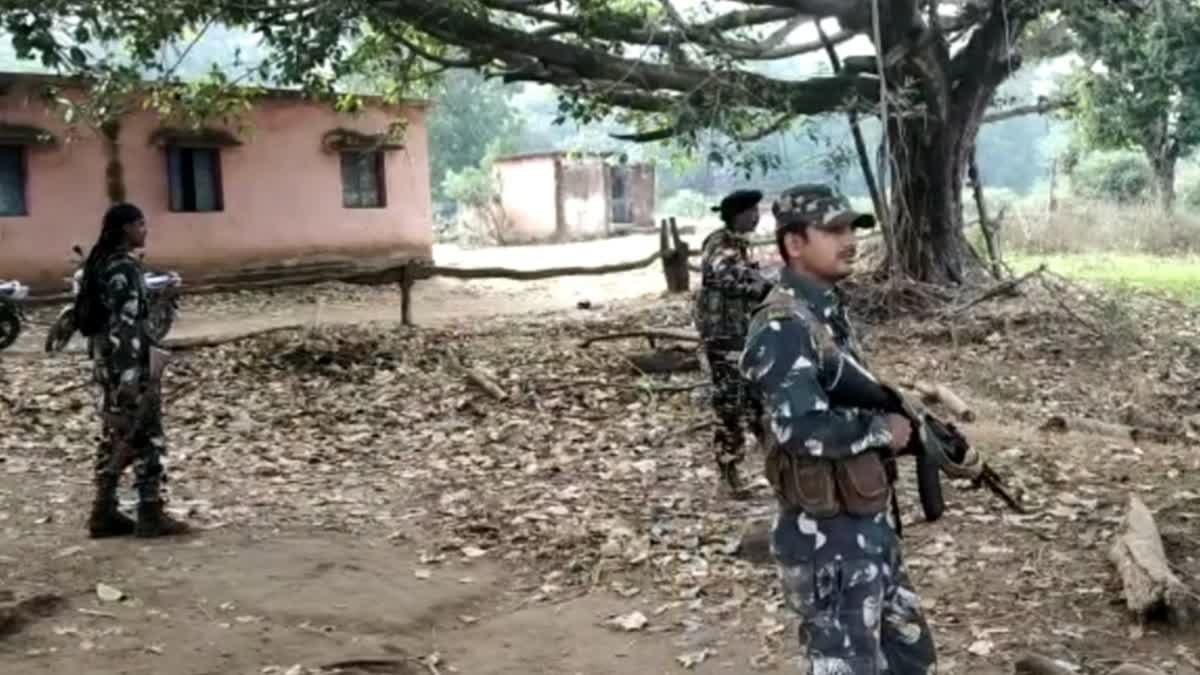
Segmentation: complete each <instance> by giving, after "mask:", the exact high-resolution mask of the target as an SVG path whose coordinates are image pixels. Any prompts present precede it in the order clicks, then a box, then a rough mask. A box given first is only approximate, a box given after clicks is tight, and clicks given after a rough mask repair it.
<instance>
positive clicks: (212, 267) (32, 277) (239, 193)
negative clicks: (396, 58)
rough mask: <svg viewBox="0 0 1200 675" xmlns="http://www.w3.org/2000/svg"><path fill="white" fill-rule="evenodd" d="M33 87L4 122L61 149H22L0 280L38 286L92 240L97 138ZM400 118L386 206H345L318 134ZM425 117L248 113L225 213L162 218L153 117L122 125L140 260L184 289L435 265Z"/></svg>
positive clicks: (5, 104) (9, 104)
mask: <svg viewBox="0 0 1200 675" xmlns="http://www.w3.org/2000/svg"><path fill="white" fill-rule="evenodd" d="M38 87H39V85H37V84H36V83H34V82H30V83H27V84H19V85H17V86H16V87H14V88H13V90H12V91H10V92H9V93H8V94H7V95H5V96H3V97H2V98H0V122H5V123H20V124H33V125H37V126H39V127H42V128H45V129H48V130H50V131H52V132H53V133H55V134H56V135H57V136H58V137H59V140H60V143H59V144H58V145H57V147H51V148H38V147H31V148H29V149H28V152H27V154H26V158H27V163H26V166H27V170H26V177H27V178H26V180H27V187H26V199H27V204H28V210H29V215H28V216H25V217H0V278H6V277H7V278H19V279H21V280H23V281H26V282H27V283H30V284H32V285H34V286H35V287H38V288H39V289H40V288H42V287H45V286H46V285H49V286H50V287H51V288H58V287H60V286H61V284H62V281H61V277H63V276H64V275H65V274H67V273H69V271H70V269H71V263H70V260H69V258H70V255H71V254H70V247H71V245H72V244H75V243H78V244H80V245H82V246H83V247H84V248H85V249H86V248H88V247H89V246H91V244H92V243H93V242H94V241H95V238H96V235H97V233H98V229H99V222H100V218H101V216H102V214H103V212H104V209H105V208H106V207H107V197H106V193H105V179H104V171H105V163H106V160H105V157H104V148H103V145H102V141H101V140H100V139H99V138H98V137H97V136H96V135H95V134H94V133H92V132H91V131H90V130H88V129H85V128H77V129H74V130H70V129H68V128H67V127H66V125H64V123H63V122H62V117H61V113H60V112H59V111H58V110H55V109H51V108H48V107H47V104H45V103H43V102H42V101H41V99H40V97H39V96H37V94H36V91H37V88H38ZM396 117H403V118H404V119H405V120H406V121H407V124H408V127H407V131H406V136H405V139H404V145H405V147H404V148H403V149H399V150H393V151H387V152H386V154H385V160H384V183H385V190H386V196H387V201H386V207H385V208H379V209H348V208H344V207H343V206H342V182H341V165H340V159H339V156H338V154H337V153H330V152H326V151H325V150H324V149H323V148H322V147H321V138H322V136H323V135H324V134H325V132H327V131H328V130H330V129H332V128H335V127H346V128H351V129H355V130H358V131H362V132H365V133H379V132H381V131H383V130H385V129H386V127H387V125H388V123H389V122H390V121H391V120H393V119H395V118H396ZM424 117H425V112H424V108H423V107H420V106H412V105H406V106H402V107H396V108H391V109H383V108H372V109H369V110H368V111H367V112H365V113H363V114H361V115H359V116H354V117H350V116H345V115H338V114H336V113H334V112H333V111H332V110H330V109H329V107H328V106H327V105H324V104H319V103H312V102H305V101H301V100H299V99H295V98H290V97H289V98H285V97H282V96H281V97H273V98H269V99H266V100H263V101H261V102H260V103H259V105H258V106H257V107H256V109H255V110H253V111H252V112H251V113H249V115H248V116H247V122H248V125H247V130H246V131H245V132H243V133H242V134H241V135H240V136H241V140H242V143H243V144H242V145H241V146H237V147H229V148H222V149H221V153H220V154H221V157H220V163H221V184H222V193H223V202H224V209H223V210H222V211H217V212H209V213H177V212H171V211H170V210H169V208H168V205H169V199H168V194H169V193H168V190H169V188H168V179H167V169H166V167H167V159H166V152H165V151H164V150H163V149H162V148H160V147H157V146H154V145H151V144H150V142H149V138H150V135H151V133H152V132H153V131H154V130H155V129H156V128H157V127H158V125H159V123H158V120H157V119H156V116H155V115H154V114H153V113H149V112H139V113H137V114H134V115H132V116H130V117H128V118H127V119H126V120H125V121H124V123H123V125H122V133H121V137H120V142H121V146H120V148H121V150H120V156H121V161H122V164H123V168H124V175H125V184H126V190H127V198H128V199H129V200H130V201H132V202H133V203H135V204H137V205H138V206H140V207H141V208H142V210H143V211H145V213H146V216H147V222H148V224H149V227H150V235H149V240H148V243H147V248H146V258H147V261H148V262H149V263H150V264H152V265H155V266H162V267H171V268H174V269H178V270H180V271H181V272H182V273H183V274H184V275H185V282H186V278H187V277H188V276H207V275H214V274H219V273H223V272H231V271H234V270H237V269H240V268H245V267H254V266H260V265H268V264H281V263H289V262H313V261H320V260H338V259H344V258H350V257H361V256H371V257H375V256H380V257H382V256H398V257H416V258H430V257H431V256H432V246H433V228H432V206H431V202H430V199H431V198H430V190H429V163H428V147H427V141H426V131H425V119H424ZM68 136H70V137H69V138H67V137H68ZM64 139H66V142H63V140H64Z"/></svg>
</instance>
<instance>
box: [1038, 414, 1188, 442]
mask: <svg viewBox="0 0 1200 675" xmlns="http://www.w3.org/2000/svg"><path fill="white" fill-rule="evenodd" d="M1039 429H1040V430H1041V431H1054V432H1058V433H1065V432H1067V431H1079V432H1083V433H1086V434H1092V435H1095V436H1106V437H1109V438H1121V439H1128V440H1131V441H1134V442H1135V443H1137V442H1141V441H1149V442H1152V443H1170V442H1172V441H1175V440H1177V439H1178V437H1179V434H1170V433H1167V432H1165V431H1159V430H1157V429H1141V428H1138V427H1131V426H1129V425H1126V424H1115V423H1113V422H1103V421H1101V420H1094V419H1089V418H1087V417H1063V416H1062V415H1052V416H1050V417H1049V418H1047V419H1046V421H1045V422H1043V423H1042V426H1041V427H1039Z"/></svg>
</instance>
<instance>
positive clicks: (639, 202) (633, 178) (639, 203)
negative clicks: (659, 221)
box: [629, 164, 656, 227]
mask: <svg viewBox="0 0 1200 675" xmlns="http://www.w3.org/2000/svg"><path fill="white" fill-rule="evenodd" d="M654 182H655V174H654V165H653V164H631V165H630V166H629V200H630V207H631V208H632V210H633V224H634V225H637V226H638V227H654V208H655V201H654V194H655V188H656V186H655V184H654Z"/></svg>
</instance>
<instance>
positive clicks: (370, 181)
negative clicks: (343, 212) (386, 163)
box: [341, 151, 387, 209]
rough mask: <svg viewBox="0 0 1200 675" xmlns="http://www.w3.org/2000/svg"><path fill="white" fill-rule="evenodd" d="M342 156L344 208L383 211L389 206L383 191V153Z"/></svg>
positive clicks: (354, 153)
mask: <svg viewBox="0 0 1200 675" xmlns="http://www.w3.org/2000/svg"><path fill="white" fill-rule="evenodd" d="M341 156H342V206H344V207H346V208H348V209H381V208H383V207H385V206H387V194H386V192H385V190H384V189H383V153H382V152H378V151H375V152H351V151H345V152H342V153H341Z"/></svg>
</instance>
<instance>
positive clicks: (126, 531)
mask: <svg viewBox="0 0 1200 675" xmlns="http://www.w3.org/2000/svg"><path fill="white" fill-rule="evenodd" d="M134 529H135V525H134V522H133V519H132V518H129V517H128V516H126V515H125V514H123V513H121V511H120V510H119V509H118V508H117V486H116V485H109V484H104V485H98V486H97V487H96V498H95V499H94V500H93V501H92V515H91V516H90V517H89V518H88V535H89V536H91V538H92V539H101V538H104V537H123V536H126V535H130V534H133V531H134Z"/></svg>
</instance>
